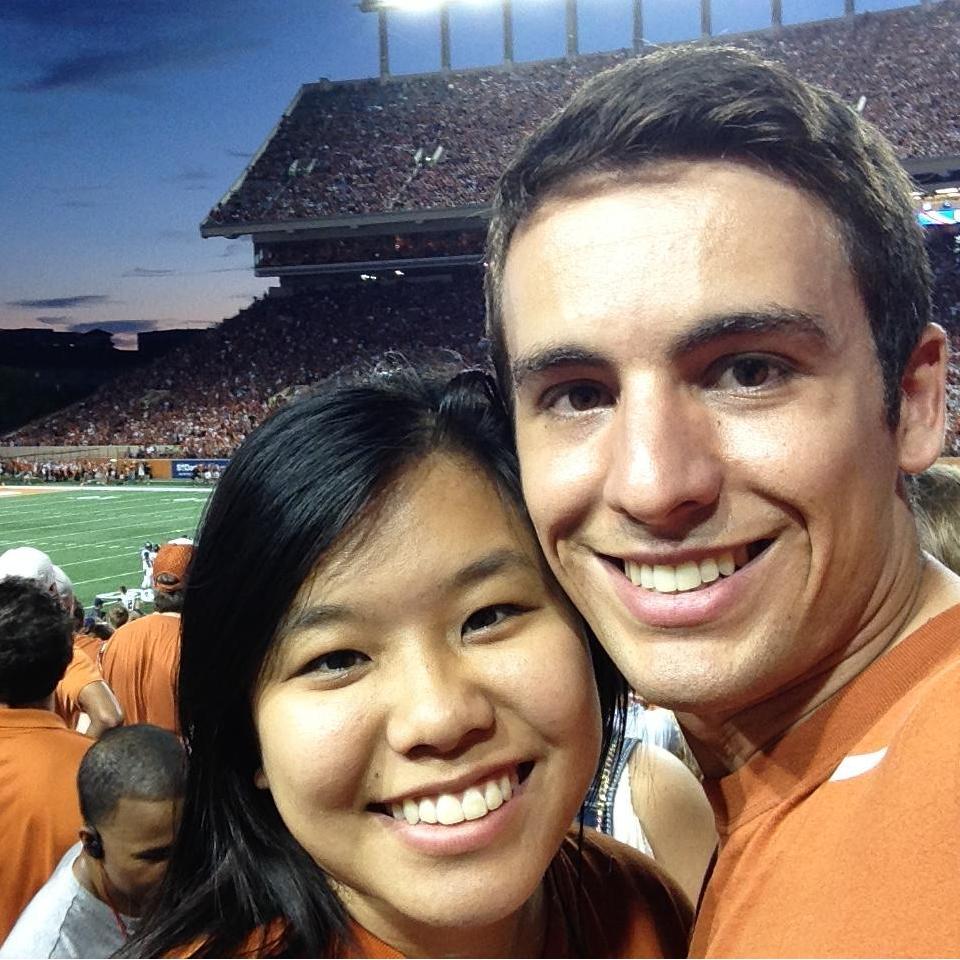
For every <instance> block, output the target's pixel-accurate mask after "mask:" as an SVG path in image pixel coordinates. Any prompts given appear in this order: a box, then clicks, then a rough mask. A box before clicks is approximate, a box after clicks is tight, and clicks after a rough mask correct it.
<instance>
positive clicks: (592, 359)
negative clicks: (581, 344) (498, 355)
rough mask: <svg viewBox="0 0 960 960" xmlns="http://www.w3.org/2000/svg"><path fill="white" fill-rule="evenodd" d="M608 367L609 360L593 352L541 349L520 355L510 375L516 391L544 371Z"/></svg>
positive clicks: (557, 348) (574, 349)
mask: <svg viewBox="0 0 960 960" xmlns="http://www.w3.org/2000/svg"><path fill="white" fill-rule="evenodd" d="M607 365H608V361H607V359H606V358H605V357H604V356H603V355H602V354H599V353H596V352H595V351H593V350H583V349H580V348H578V347H541V348H539V349H535V350H531V351H530V352H529V353H522V354H520V356H518V357H517V358H516V359H515V360H514V361H513V362H512V363H511V364H510V373H511V376H512V377H513V386H514V388H515V389H516V388H519V387H520V386H521V385H522V383H523V381H524V380H526V379H527V378H528V377H532V376H535V375H536V374H538V373H543V371H544V370H555V369H562V368H563V367H596V366H607Z"/></svg>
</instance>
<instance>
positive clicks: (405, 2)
mask: <svg viewBox="0 0 960 960" xmlns="http://www.w3.org/2000/svg"><path fill="white" fill-rule="evenodd" d="M501 2H502V0H361V2H360V9H361V10H363V11H364V12H365V13H375V12H376V11H378V10H411V11H423V10H437V9H439V8H440V7H442V6H453V5H454V4H459V5H461V6H463V5H469V6H474V7H477V6H493V5H495V4H497V5H499V4H500V3H501Z"/></svg>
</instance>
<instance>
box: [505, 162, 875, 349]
mask: <svg viewBox="0 0 960 960" xmlns="http://www.w3.org/2000/svg"><path fill="white" fill-rule="evenodd" d="M667 169H668V168H666V167H664V168H660V173H661V174H665V172H666V171H667ZM669 172H670V174H671V175H670V176H669V177H667V176H665V175H661V176H659V177H657V178H652V177H650V176H646V175H644V177H643V178H642V179H640V180H633V181H627V182H625V181H609V180H608V181H605V182H604V181H595V182H594V183H593V184H592V188H593V189H592V190H586V189H581V190H580V191H579V192H578V193H577V194H576V195H574V196H569V197H567V196H563V195H557V196H555V197H552V198H550V199H549V200H548V201H547V202H546V203H544V204H543V205H542V206H541V207H540V208H538V210H537V211H536V212H535V214H534V216H533V217H531V218H530V219H529V221H528V222H526V223H524V225H523V228H522V229H521V230H518V232H517V234H516V235H515V237H514V240H513V243H512V244H511V247H510V250H509V253H508V256H507V259H506V263H505V269H504V282H503V290H502V307H503V310H502V315H503V324H504V335H505V342H506V346H507V351H508V353H509V354H510V355H511V358H513V357H514V356H515V355H516V354H517V353H518V352H529V351H530V348H531V346H532V345H533V343H534V341H537V342H539V343H540V344H543V343H545V342H548V341H552V342H553V343H552V345H554V346H565V347H569V348H577V347H579V346H582V345H583V344H582V343H577V342H576V341H577V340H578V339H579V337H580V335H582V334H585V333H586V334H595V333H602V332H603V328H604V327H605V326H606V325H607V323H608V322H609V320H610V319H611V318H617V317H619V318H623V317H626V316H629V317H632V318H633V319H634V320H635V321H636V322H637V323H638V324H639V323H641V322H643V323H646V327H645V330H644V335H645V336H659V335H661V334H662V333H664V332H665V330H666V327H667V326H669V327H671V328H674V327H676V326H677V324H678V323H679V324H681V325H682V324H686V323H690V324H699V323H700V322H701V320H702V319H703V318H704V317H710V316H720V315H723V314H729V315H738V314H744V313H758V312H761V310H760V308H761V307H762V306H763V305H764V304H768V303H780V304H781V306H782V307H783V308H784V309H785V310H786V311H787V312H792V313H805V314H808V315H810V316H813V317H815V316H817V315H819V314H821V313H822V311H821V309H820V307H821V306H822V303H823V301H824V298H825V296H826V297H827V298H831V297H832V298H833V299H834V300H836V299H837V298H838V297H842V298H843V299H848V300H849V295H850V293H851V292H852V293H853V295H854V298H855V299H857V300H859V290H858V289H857V288H856V282H855V278H854V276H853V273H852V270H851V268H850V265H849V260H848V257H847V255H846V251H845V249H844V246H843V243H842V241H841V238H840V233H839V227H838V225H837V222H836V220H835V218H834V217H833V215H832V214H831V213H830V211H829V210H828V209H827V208H826V207H825V206H824V205H823V204H821V203H820V202H819V201H818V200H816V199H815V198H812V197H810V196H809V195H808V194H807V193H806V192H804V191H801V190H799V189H797V188H795V187H793V186H792V185H790V184H789V183H787V182H786V181H784V180H782V179H781V178H778V177H774V176H770V175H768V174H766V173H763V172H761V171H758V170H755V169H753V168H751V167H746V166H744V165H742V164H737V163H728V162H723V161H710V162H707V161H699V162H686V163H683V164H677V165H674V166H672V167H670V168H669ZM785 236H787V237H789V240H790V242H789V243H786V244H785V243H784V242H783V241H784V237H785ZM647 321H651V322H650V323H647ZM571 331H574V332H576V334H577V336H576V337H573V338H571V336H570V332H571ZM548 334H549V335H548ZM588 339H592V337H589V336H588ZM558 341H559V342H558Z"/></svg>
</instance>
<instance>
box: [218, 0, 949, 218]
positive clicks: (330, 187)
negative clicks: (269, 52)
mask: <svg viewBox="0 0 960 960" xmlns="http://www.w3.org/2000/svg"><path fill="white" fill-rule="evenodd" d="M721 40H723V42H728V41H726V40H725V39H724V38H721ZM733 42H735V43H737V44H739V45H742V46H746V47H749V48H752V49H754V50H756V51H757V52H759V53H760V54H762V55H764V56H766V57H769V58H772V59H776V60H780V61H783V62H784V63H786V64H787V65H788V66H789V67H790V68H791V69H793V70H795V71H796V73H798V74H799V75H800V76H802V77H804V78H805V79H807V80H811V81H813V82H816V83H820V84H822V85H824V86H827V87H830V88H831V89H833V90H835V91H836V92H837V93H839V94H840V95H841V96H842V97H844V99H846V100H847V101H848V102H849V103H851V104H857V103H858V102H859V101H860V98H861V97H863V98H865V99H864V104H863V114H864V116H866V117H867V118H868V119H870V120H871V121H873V122H874V123H876V124H877V125H878V126H879V127H880V128H881V129H882V130H883V132H884V133H885V134H886V135H887V136H888V137H889V138H890V140H891V141H892V143H893V144H894V146H895V147H896V149H897V150H898V152H899V153H900V155H901V156H902V157H904V158H913V157H937V156H947V155H956V154H958V153H960V115H958V112H957V110H956V109H955V103H956V95H957V94H956V91H957V89H958V86H960V63H958V61H957V57H956V50H957V48H958V46H960V5H958V4H957V3H955V2H953V0H946V2H941V3H937V4H931V5H929V6H924V7H919V6H915V7H908V8H905V9H901V10H895V11H889V12H884V13H880V14H876V13H865V14H860V15H858V16H855V17H852V18H843V19H838V20H833V21H827V22H821V23H813V24H800V25H795V26H790V27H787V28H784V29H782V30H781V31H779V32H776V31H773V30H766V31H761V32H758V33H754V34H750V35H747V36H742V37H740V38H737V39H735V40H734V41H733ZM628 55H630V54H628V53H626V52H621V53H615V54H597V55H591V56H584V57H580V58H577V59H575V60H571V61H562V62H550V63H539V64H529V65H521V66H517V67H515V68H513V69H502V68H492V69H485V70H473V71H463V72H454V73H450V74H446V75H443V74H436V75H430V76H417V77H408V78H397V79H394V80H391V81H390V82H388V83H382V82H380V81H378V80H364V81H351V82H348V83H339V84H329V83H326V84H314V85H312V86H309V87H306V88H304V90H303V92H302V95H301V97H300V98H299V100H298V102H297V104H296V105H295V107H294V108H293V110H292V111H291V112H290V113H289V114H288V115H286V116H284V117H283V118H282V120H281V122H280V124H279V127H278V129H277V131H276V133H275V134H274V136H273V137H272V139H271V141H270V143H269V144H268V145H267V147H266V149H265V150H264V151H263V153H262V154H261V155H260V156H259V157H258V158H257V160H256V162H255V164H254V165H253V167H252V169H250V170H249V171H248V172H247V174H246V176H245V178H244V180H243V182H242V183H241V185H240V186H239V188H238V189H237V190H236V191H235V192H234V193H233V194H231V195H230V196H229V197H228V198H227V199H226V200H225V201H224V203H223V204H222V205H219V206H218V207H216V208H215V209H214V210H213V211H212V212H211V214H210V218H209V223H211V224H224V223H252V222H272V221H282V220H289V219H301V218H323V217H334V216H336V217H340V216H346V215H350V214H361V213H371V212H378V211H383V210H391V209H404V210H407V209H411V210H414V209H429V208H449V207H460V206H464V205H475V204H485V203H486V202H488V200H489V199H490V196H491V192H492V189H493V185H494V182H495V180H496V178H497V176H498V174H499V173H500V171H501V169H502V166H503V163H504V160H505V158H506V157H507V156H509V155H510V154H511V153H512V152H513V150H514V148H515V147H516V145H517V144H518V143H519V142H520V140H521V139H522V138H523V137H524V136H525V135H526V134H527V133H528V132H530V131H531V130H532V129H533V128H535V127H536V126H537V125H538V124H539V123H540V121H541V120H542V119H544V118H545V117H546V116H547V115H548V114H549V113H550V112H551V111H552V110H553V109H555V108H556V107H557V106H558V105H559V104H561V103H562V102H564V101H565V100H566V99H567V98H568V97H569V95H570V93H571V92H572V91H573V89H574V88H575V87H577V86H578V85H579V84H580V83H582V82H583V81H584V80H585V79H586V78H588V77H589V76H592V75H593V74H595V73H597V72H599V71H600V70H603V69H605V68H607V67H609V66H611V65H612V64H615V63H617V62H620V61H622V60H624V59H626V57H627V56H628ZM440 147H442V148H443V149H442V154H441V157H440V159H439V160H438V161H437V162H431V159H430V158H432V157H433V156H434V155H435V153H436V151H437V149H438V148H440ZM418 151H419V152H418ZM424 158H426V159H424Z"/></svg>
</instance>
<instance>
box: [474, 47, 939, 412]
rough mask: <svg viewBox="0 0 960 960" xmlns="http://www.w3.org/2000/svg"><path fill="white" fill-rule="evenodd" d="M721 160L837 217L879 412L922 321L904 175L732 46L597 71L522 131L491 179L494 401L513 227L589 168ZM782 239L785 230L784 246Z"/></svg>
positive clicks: (843, 123)
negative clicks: (877, 378) (878, 378)
mask: <svg viewBox="0 0 960 960" xmlns="http://www.w3.org/2000/svg"><path fill="white" fill-rule="evenodd" d="M705 159H725V160H731V161H735V162H740V163H744V164H748V165H750V166H752V167H755V168H757V169H760V170H762V171H764V172H767V173H770V174H772V175H774V176H780V177H782V178H784V179H786V180H787V181H789V182H790V183H791V184H793V185H794V186H795V187H797V188H799V189H801V190H805V191H806V192H808V193H809V194H811V195H813V196H815V197H816V198H817V199H819V200H820V201H821V202H822V203H823V204H825V205H826V206H827V207H828V208H829V209H830V211H831V212H832V213H833V215H834V217H835V218H836V220H837V223H838V226H839V228H840V235H841V238H842V242H843V245H844V248H845V250H846V253H847V256H848V257H849V260H850V264H851V267H852V270H853V273H854V276H855V278H856V281H857V284H858V287H859V290H860V294H861V296H862V297H863V301H864V304H865V306H866V309H867V314H868V316H869V318H870V326H871V330H872V333H873V340H874V344H875V347H876V352H877V356H878V359H879V361H880V367H881V371H882V374H883V384H884V402H885V406H886V410H887V419H888V422H889V423H890V425H891V426H893V425H895V424H896V423H897V421H898V419H899V413H900V380H901V377H902V376H903V372H904V369H905V367H906V363H907V360H908V359H909V357H910V354H911V352H912V351H913V348H914V347H915V346H916V344H917V342H918V340H919V337H920V334H921V332H922V330H923V328H924V327H925V326H926V324H927V323H928V322H929V321H930V310H931V306H930V288H931V275H930V266H929V262H928V259H927V254H926V249H925V247H924V242H923V235H922V228H921V227H920V225H919V223H918V221H917V217H916V213H915V211H914V208H913V203H912V197H911V196H910V192H911V185H910V180H909V178H908V177H907V175H906V173H905V172H904V170H903V168H902V167H901V165H900V163H899V161H898V160H897V158H896V156H895V154H894V153H893V150H892V148H891V146H890V144H889V143H888V142H887V141H886V140H885V138H884V137H883V136H882V135H881V134H880V132H879V131H878V130H877V129H876V128H875V127H873V126H872V125H871V124H870V123H867V122H866V121H865V120H863V119H862V118H861V117H860V116H859V114H858V113H857V112H856V111H855V110H854V109H853V108H852V107H850V106H848V105H847V104H845V103H844V102H843V101H842V100H841V99H840V98H839V97H838V96H837V95H836V94H834V93H831V92H830V91H828V90H824V89H821V88H819V87H814V86H812V85H810V84H808V83H805V82H804V81H802V80H800V79H798V78H796V77H794V76H793V75H792V74H791V73H789V71H787V70H786V69H785V68H784V67H782V66H780V65H779V64H776V63H770V62H766V61H763V60H761V59H760V58H759V57H757V56H755V55H753V54H750V53H747V52H745V51H743V50H739V49H736V48H732V47H720V46H699V45H698V46H692V45H687V46H682V47H677V48H673V49H670V50H664V51H660V52H657V53H654V54H651V55H649V56H644V57H640V58H637V59H633V60H630V61H628V62H626V63H624V64H621V65H620V66H618V67H614V68H612V69H610V70H606V71H604V72H603V73H601V74H598V75H597V76H596V77H594V78H593V79H592V80H590V81H589V82H587V83H586V84H584V86H583V87H581V88H580V90H579V91H578V92H577V93H576V94H575V95H574V97H573V98H572V99H571V100H570V102H569V103H568V104H567V105H566V106H565V107H563V108H562V109H561V110H560V111H559V112H557V113H556V114H554V116H553V117H551V118H550V119H549V120H548V121H547V122H546V123H545V124H544V125H543V126H542V127H541V128H540V129H539V130H538V131H537V132H536V133H534V134H533V135H532V136H531V137H529V138H528V139H527V140H526V141H525V142H524V143H523V144H522V145H521V147H520V149H519V151H518V152H517V154H516V155H515V156H514V157H513V159H512V160H511V161H510V163H509V165H508V166H507V168H506V170H505V171H504V172H503V175H502V176H501V178H500V181H499V184H498V186H497V191H496V196H495V198H494V204H493V218H492V220H491V223H490V230H489V234H488V239H487V261H488V264H489V267H488V271H487V278H486V300H487V332H488V336H489V337H490V341H491V349H492V352H493V359H494V364H495V366H496V368H497V374H498V377H499V380H500V387H501V390H502V391H503V394H504V398H505V399H506V400H507V402H508V403H509V402H510V397H511V394H512V381H511V379H510V376H509V365H508V360H507V354H506V345H505V341H504V332H503V316H502V295H503V289H502V288H503V273H504V265H505V262H506V258H507V253H508V251H509V248H510V242H511V240H512V238H513V235H514V233H515V232H516V230H517V229H518V227H520V226H521V224H522V223H523V222H524V221H525V220H526V219H528V218H529V217H530V216H531V215H532V214H533V213H534V211H535V210H536V209H537V208H538V207H539V206H540V205H541V204H543V203H544V201H546V200H547V199H549V198H551V197H556V196H558V195H563V193H564V190H565V189H569V188H570V187H571V186H573V185H574V184H575V183H576V182H577V181H579V180H581V179H583V178H587V177H591V176H601V175H606V176H624V175H625V176H629V175H630V174H631V173H632V172H637V171H640V170H642V169H643V168H646V167H650V166H652V165H655V164H659V163H663V162H667V161H673V160H705ZM789 243H790V238H789V237H788V236H785V237H784V238H783V245H784V253H785V255H786V253H787V252H788V250H789Z"/></svg>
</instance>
